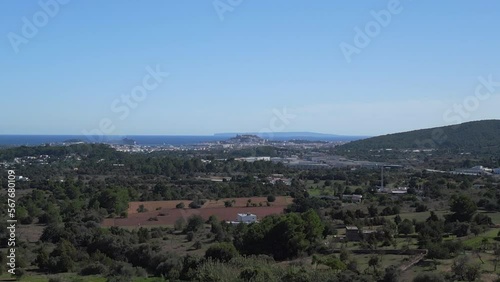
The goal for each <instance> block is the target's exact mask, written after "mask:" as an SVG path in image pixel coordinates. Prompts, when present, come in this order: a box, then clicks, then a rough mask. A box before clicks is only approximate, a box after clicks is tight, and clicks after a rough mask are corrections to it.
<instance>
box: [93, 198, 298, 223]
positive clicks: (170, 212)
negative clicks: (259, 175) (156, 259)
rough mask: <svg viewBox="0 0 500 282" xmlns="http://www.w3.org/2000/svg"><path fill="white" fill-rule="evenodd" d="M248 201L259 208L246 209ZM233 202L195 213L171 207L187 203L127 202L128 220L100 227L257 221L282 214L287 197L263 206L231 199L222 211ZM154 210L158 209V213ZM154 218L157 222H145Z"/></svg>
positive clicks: (217, 203)
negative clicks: (242, 217) (198, 219)
mask: <svg viewBox="0 0 500 282" xmlns="http://www.w3.org/2000/svg"><path fill="white" fill-rule="evenodd" d="M248 199H252V203H257V204H258V203H260V202H262V203H263V205H264V206H262V207H247V206H246V204H247V201H248ZM226 200H233V199H221V200H219V201H208V202H206V203H205V204H204V205H203V206H202V207H201V208H199V209H190V208H184V209H177V208H175V206H176V205H177V204H178V203H180V202H183V203H184V204H185V206H186V207H187V206H188V204H189V203H190V202H191V201H181V200H179V201H149V202H130V203H129V213H128V218H106V219H104V221H103V223H102V225H103V226H143V225H149V226H151V225H173V224H174V223H175V221H176V220H177V219H178V218H184V219H185V220H187V218H188V217H189V216H191V215H194V214H197V215H201V216H202V217H203V218H204V219H205V220H206V219H208V218H209V217H210V216H211V215H215V216H217V218H218V219H219V220H236V217H237V214H238V213H253V214H255V215H257V218H258V219H262V218H263V217H265V216H267V215H271V214H280V213H283V209H284V208H285V207H286V206H287V205H288V204H290V203H292V198H290V197H276V201H275V202H273V203H271V206H269V207H268V206H267V205H266V204H265V202H266V201H267V199H266V198H265V197H253V198H234V200H235V201H236V202H235V204H234V206H233V207H229V208H226V207H224V201H226ZM140 205H144V207H145V208H146V209H147V210H148V211H147V212H143V213H138V212H137V208H138V207H139V206H140ZM157 208H161V209H158V210H157ZM150 218H157V219H158V220H149V219H150Z"/></svg>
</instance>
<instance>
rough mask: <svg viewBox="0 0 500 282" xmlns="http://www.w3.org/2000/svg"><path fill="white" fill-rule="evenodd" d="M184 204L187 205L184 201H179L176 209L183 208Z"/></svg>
mask: <svg viewBox="0 0 500 282" xmlns="http://www.w3.org/2000/svg"><path fill="white" fill-rule="evenodd" d="M184 206H185V205H184V203H183V202H180V203H178V204H177V205H175V208H176V209H183V208H184Z"/></svg>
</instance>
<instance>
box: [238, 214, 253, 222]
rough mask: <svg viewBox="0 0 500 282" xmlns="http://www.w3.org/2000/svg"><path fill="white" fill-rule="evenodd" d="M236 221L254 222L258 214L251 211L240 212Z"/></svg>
mask: <svg viewBox="0 0 500 282" xmlns="http://www.w3.org/2000/svg"><path fill="white" fill-rule="evenodd" d="M236 221H238V222H244V223H252V222H256V221H257V216H256V215H255V214H251V213H239V214H238V219H237V220H236Z"/></svg>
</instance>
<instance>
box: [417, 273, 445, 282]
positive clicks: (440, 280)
mask: <svg viewBox="0 0 500 282" xmlns="http://www.w3.org/2000/svg"><path fill="white" fill-rule="evenodd" d="M413 282H445V280H444V277H443V276H442V275H441V274H438V273H433V272H428V273H419V274H418V275H417V277H415V278H414V279H413Z"/></svg>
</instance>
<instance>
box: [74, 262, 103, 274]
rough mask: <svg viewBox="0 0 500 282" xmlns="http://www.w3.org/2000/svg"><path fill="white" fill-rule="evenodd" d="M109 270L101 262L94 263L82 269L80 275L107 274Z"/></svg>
mask: <svg viewBox="0 0 500 282" xmlns="http://www.w3.org/2000/svg"><path fill="white" fill-rule="evenodd" d="M107 272H108V268H107V267H106V266H105V265H102V264H101V263H92V264H89V265H87V266H85V267H84V268H82V269H81V270H80V275H82V276H87V275H97V274H106V273H107Z"/></svg>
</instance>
